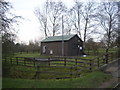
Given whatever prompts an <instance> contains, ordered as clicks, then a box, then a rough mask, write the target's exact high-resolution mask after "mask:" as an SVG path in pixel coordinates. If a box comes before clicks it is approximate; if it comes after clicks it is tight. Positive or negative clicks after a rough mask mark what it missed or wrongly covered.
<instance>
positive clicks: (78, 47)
mask: <svg viewBox="0 0 120 90" xmlns="http://www.w3.org/2000/svg"><path fill="white" fill-rule="evenodd" d="M83 53H84V52H83V41H82V40H81V39H80V38H79V37H78V35H77V34H74V35H63V36H53V37H48V38H46V39H44V40H42V42H41V54H42V55H54V56H80V55H83Z"/></svg>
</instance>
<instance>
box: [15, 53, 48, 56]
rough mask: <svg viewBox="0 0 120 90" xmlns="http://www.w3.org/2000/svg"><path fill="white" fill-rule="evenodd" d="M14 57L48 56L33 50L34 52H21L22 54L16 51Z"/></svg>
mask: <svg viewBox="0 0 120 90" xmlns="http://www.w3.org/2000/svg"><path fill="white" fill-rule="evenodd" d="M14 57H48V56H43V55H40V53H38V52H35V53H32V52H30V53H26V52H23V53H22V54H20V53H16V54H15V55H14Z"/></svg>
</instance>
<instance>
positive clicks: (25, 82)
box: [3, 53, 111, 88]
mask: <svg viewBox="0 0 120 90" xmlns="http://www.w3.org/2000/svg"><path fill="white" fill-rule="evenodd" d="M14 57H40V58H41V57H45V58H48V57H49V56H42V55H40V54H39V53H22V54H20V53H16V54H15V55H14ZM80 58H82V59H93V58H96V56H87V57H80ZM71 60H75V59H71ZM21 63H23V61H22V62H21ZM31 63H32V62H31ZM53 63H54V62H53ZM60 63H61V62H60ZM63 65H64V64H63ZM3 68H4V70H3V76H4V77H3V88H96V87H98V86H100V85H101V83H103V82H104V81H106V80H109V79H110V78H111V76H110V75H107V74H105V73H103V72H100V71H93V72H87V71H85V72H82V74H80V77H78V78H72V79H59V80H57V79H54V80H52V79H46V80H45V79H44V80H43V78H44V77H49V76H51V75H49V74H43V75H42V76H40V78H39V79H32V78H33V76H34V74H35V71H36V69H35V68H27V67H25V66H19V65H15V66H14V65H10V64H9V63H8V65H6V64H5V65H3ZM21 70H22V71H25V70H26V71H31V72H33V73H31V72H30V73H24V72H20V71H21ZM43 70H44V69H43ZM47 70H53V68H51V69H50V68H49V69H47ZM54 70H56V71H58V72H59V71H61V70H57V69H54ZM62 70H63V71H65V72H66V70H65V69H62ZM86 72H87V73H86ZM63 76H64V75H63ZM52 77H55V75H52Z"/></svg>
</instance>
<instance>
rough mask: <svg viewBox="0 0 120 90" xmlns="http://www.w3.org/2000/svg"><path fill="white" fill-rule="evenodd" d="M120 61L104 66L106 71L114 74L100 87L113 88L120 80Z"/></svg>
mask: <svg viewBox="0 0 120 90" xmlns="http://www.w3.org/2000/svg"><path fill="white" fill-rule="evenodd" d="M119 62H120V61H115V62H113V63H111V64H109V65H107V67H105V68H104V70H103V71H104V72H105V73H109V74H111V75H112V76H113V78H111V79H110V80H109V81H107V82H104V83H102V84H101V86H100V87H99V88H113V87H115V85H117V84H118V83H119V82H120V63H119Z"/></svg>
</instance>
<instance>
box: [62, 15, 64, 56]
mask: <svg viewBox="0 0 120 90" xmlns="http://www.w3.org/2000/svg"><path fill="white" fill-rule="evenodd" d="M63 29H64V25H63V15H62V56H64V37H63Z"/></svg>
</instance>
